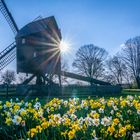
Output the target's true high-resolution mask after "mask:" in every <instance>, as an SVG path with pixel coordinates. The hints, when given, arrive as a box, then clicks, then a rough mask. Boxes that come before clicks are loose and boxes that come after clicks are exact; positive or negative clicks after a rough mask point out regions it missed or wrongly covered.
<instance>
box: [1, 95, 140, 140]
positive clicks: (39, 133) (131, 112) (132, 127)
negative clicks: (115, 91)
mask: <svg viewBox="0 0 140 140" xmlns="http://www.w3.org/2000/svg"><path fill="white" fill-rule="evenodd" d="M133 131H134V132H140V96H127V97H126V98H122V97H120V98H112V97H111V98H109V99H105V98H98V99H91V98H90V97H89V98H87V99H83V100H82V99H79V98H69V99H67V100H65V99H58V98H54V99H52V100H50V101H49V102H46V103H41V100H39V99H35V100H31V101H30V102H27V101H26V102H25V101H24V100H19V99H16V100H12V99H11V100H9V101H0V138H1V139H7V140H10V139H15V140H16V139H23V140H27V139H35V140H50V139H53V140H64V139H70V140H71V139H76V140H79V139H81V140H86V139H88V140H90V139H96V138H99V139H132V133H133Z"/></svg>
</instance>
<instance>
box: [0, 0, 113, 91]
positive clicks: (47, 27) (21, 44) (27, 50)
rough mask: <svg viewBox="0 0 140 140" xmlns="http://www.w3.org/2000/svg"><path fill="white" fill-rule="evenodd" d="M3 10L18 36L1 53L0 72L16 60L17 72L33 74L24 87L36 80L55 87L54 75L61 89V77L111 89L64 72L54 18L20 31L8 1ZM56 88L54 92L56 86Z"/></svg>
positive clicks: (0, 8)
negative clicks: (8, 6) (52, 77)
mask: <svg viewBox="0 0 140 140" xmlns="http://www.w3.org/2000/svg"><path fill="white" fill-rule="evenodd" d="M0 11H1V13H2V14H3V16H4V17H5V19H6V21H7V22H8V24H9V26H10V28H11V29H12V31H13V33H14V34H15V41H14V42H13V43H12V44H10V45H9V46H8V47H6V48H5V49H4V50H3V51H2V52H1V53H0V70H2V69H4V68H5V67H6V66H7V65H8V64H10V63H11V62H12V61H13V60H14V59H15V58H16V61H17V73H27V74H32V76H31V77H30V78H28V79H27V80H25V81H24V82H23V83H22V84H23V85H26V84H28V83H29V82H30V81H31V80H32V79H33V78H34V77H36V79H37V80H36V84H37V85H42V84H43V85H45V84H46V83H47V85H51V86H52V85H55V83H54V82H53V81H52V79H51V76H52V75H57V76H58V79H59V87H60V88H61V76H66V77H69V78H74V79H77V80H82V81H86V82H90V83H91V82H92V83H94V84H98V85H110V86H111V84H110V83H108V82H104V81H101V80H97V79H93V78H89V77H85V76H81V75H77V74H74V73H71V72H65V71H62V70H61V53H60V48H59V45H60V41H61V39H62V36H61V32H60V29H59V28H58V25H57V22H56V20H55V17H54V16H50V17H47V18H41V19H36V20H34V21H32V22H30V23H28V24H26V25H25V26H24V27H22V28H21V29H19V28H18V26H17V24H16V22H15V20H14V18H13V17H12V14H11V13H10V11H9V10H8V8H7V5H6V4H5V2H4V0H0ZM52 87H53V89H54V86H52ZM112 87H113V86H112Z"/></svg>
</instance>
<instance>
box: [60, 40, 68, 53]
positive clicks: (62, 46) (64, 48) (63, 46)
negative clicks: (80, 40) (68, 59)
mask: <svg viewBox="0 0 140 140" xmlns="http://www.w3.org/2000/svg"><path fill="white" fill-rule="evenodd" d="M59 47H60V51H61V52H62V53H68V52H69V50H70V43H69V42H68V41H66V40H61V42H60V46H59Z"/></svg>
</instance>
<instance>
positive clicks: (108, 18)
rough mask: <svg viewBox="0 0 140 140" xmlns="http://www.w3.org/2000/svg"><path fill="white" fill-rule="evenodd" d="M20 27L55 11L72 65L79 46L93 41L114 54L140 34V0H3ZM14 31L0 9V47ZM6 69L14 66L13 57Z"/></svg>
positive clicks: (11, 37) (10, 39)
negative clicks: (68, 46)
mask: <svg viewBox="0 0 140 140" xmlns="http://www.w3.org/2000/svg"><path fill="white" fill-rule="evenodd" d="M5 2H6V4H7V6H8V8H9V10H10V12H11V13H12V15H13V17H14V19H15V21H16V23H17V25H18V27H19V29H20V28H22V27H23V26H25V25H26V24H28V23H29V22H31V21H33V20H34V19H35V18H36V17H38V16H42V17H48V16H52V15H54V16H55V18H56V21H57V23H58V26H59V28H60V29H61V33H62V37H63V39H64V40H68V42H70V44H71V46H70V47H71V49H70V52H69V53H68V54H65V59H67V61H69V65H71V63H72V61H73V60H74V58H75V53H76V51H77V50H78V48H79V47H80V46H83V45H86V44H94V45H96V46H99V47H102V48H105V49H106V51H108V53H109V55H114V54H115V53H117V52H118V51H119V50H120V49H121V46H122V44H123V43H125V41H126V40H128V39H129V38H133V37H135V36H138V35H140V8H139V5H140V0H5ZM13 41H14V34H13V32H12V31H11V29H10V27H9V25H8V24H7V22H6V20H5V19H4V17H3V15H2V14H1V13H0V51H2V50H3V49H4V48H5V47H7V46H8V45H9V44H11V43H12V42H13ZM6 69H16V63H15V61H14V62H13V63H12V64H10V65H9V66H8V67H7V68H6Z"/></svg>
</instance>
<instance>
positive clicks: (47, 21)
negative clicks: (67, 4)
mask: <svg viewBox="0 0 140 140" xmlns="http://www.w3.org/2000/svg"><path fill="white" fill-rule="evenodd" d="M50 28H55V29H57V30H59V29H58V25H57V23H56V20H55V17H54V16H50V17H47V18H43V19H39V20H36V21H33V22H30V23H29V24H27V25H25V26H24V27H23V28H21V29H20V30H19V32H18V33H17V36H16V38H19V37H25V36H28V35H30V34H34V33H37V32H41V31H43V30H46V29H50Z"/></svg>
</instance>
